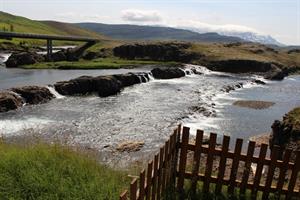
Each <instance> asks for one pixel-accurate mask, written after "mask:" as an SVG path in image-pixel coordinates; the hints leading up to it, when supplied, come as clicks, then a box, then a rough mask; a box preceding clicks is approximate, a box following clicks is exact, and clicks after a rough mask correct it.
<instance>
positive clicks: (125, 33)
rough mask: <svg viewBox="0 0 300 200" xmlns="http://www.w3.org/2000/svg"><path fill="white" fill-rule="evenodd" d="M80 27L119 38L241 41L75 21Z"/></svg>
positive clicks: (210, 34)
mask: <svg viewBox="0 0 300 200" xmlns="http://www.w3.org/2000/svg"><path fill="white" fill-rule="evenodd" d="M75 25H77V26H78V27H80V28H84V29H88V30H90V31H93V32H97V33H100V34H103V35H105V36H108V37H111V38H115V39H121V40H180V41H197V42H221V43H227V42H243V41H244V40H243V39H241V38H238V37H232V36H224V35H220V34H218V33H213V32H212V33H197V32H193V31H189V30H184V29H177V28H170V27H160V26H140V25H129V24H102V23H76V24H75Z"/></svg>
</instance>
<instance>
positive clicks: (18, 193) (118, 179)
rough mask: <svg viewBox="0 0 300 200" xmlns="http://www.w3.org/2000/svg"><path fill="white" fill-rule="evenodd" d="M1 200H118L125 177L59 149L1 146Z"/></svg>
mask: <svg viewBox="0 0 300 200" xmlns="http://www.w3.org/2000/svg"><path fill="white" fill-rule="evenodd" d="M0 156H1V159H0V199H43V200H44V199H78V200H79V199H99V200H104V199H107V200H110V199H113V200H114V199H118V196H119V194H120V192H122V191H123V190H124V189H125V188H127V186H128V184H129V183H130V178H128V176H127V173H125V172H121V171H115V170H112V169H110V168H108V167H106V166H104V165H101V164H99V163H98V162H97V161H96V158H95V156H94V155H92V154H91V153H86V152H82V151H78V150H77V151H75V150H71V149H70V148H67V147H63V146H60V145H47V144H35V145H31V146H17V145H12V144H4V143H3V142H1V143H0Z"/></svg>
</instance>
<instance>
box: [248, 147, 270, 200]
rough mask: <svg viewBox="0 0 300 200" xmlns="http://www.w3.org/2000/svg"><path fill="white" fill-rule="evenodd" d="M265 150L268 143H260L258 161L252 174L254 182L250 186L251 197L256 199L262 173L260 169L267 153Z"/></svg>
mask: <svg viewBox="0 0 300 200" xmlns="http://www.w3.org/2000/svg"><path fill="white" fill-rule="evenodd" d="M267 150H268V145H266V144H262V145H261V146H260V152H259V157H258V163H257V166H256V172H255V176H254V183H253V186H252V191H251V198H252V199H256V196H257V191H258V186H259V185H260V179H261V175H262V171H263V168H264V160H265V158H266V155H267Z"/></svg>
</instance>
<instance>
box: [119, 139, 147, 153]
mask: <svg viewBox="0 0 300 200" xmlns="http://www.w3.org/2000/svg"><path fill="white" fill-rule="evenodd" d="M144 144H145V143H144V142H142V141H125V142H121V143H119V144H118V146H117V148H116V150H117V151H120V152H135V151H139V150H141V148H142V147H143V146H144Z"/></svg>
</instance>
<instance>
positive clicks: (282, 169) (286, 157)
mask: <svg viewBox="0 0 300 200" xmlns="http://www.w3.org/2000/svg"><path fill="white" fill-rule="evenodd" d="M291 155H292V150H291V149H287V150H285V153H284V157H283V163H282V165H281V167H280V174H279V178H278V182H277V187H276V190H277V191H278V193H279V194H280V193H281V191H282V188H283V185H284V181H285V176H286V172H287V170H288V163H289V161H290V158H291Z"/></svg>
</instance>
